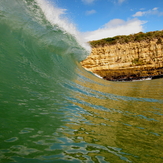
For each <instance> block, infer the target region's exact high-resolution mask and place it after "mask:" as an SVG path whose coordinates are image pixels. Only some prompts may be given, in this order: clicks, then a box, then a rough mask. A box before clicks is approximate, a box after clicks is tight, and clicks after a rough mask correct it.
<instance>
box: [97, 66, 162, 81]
mask: <svg viewBox="0 0 163 163" xmlns="http://www.w3.org/2000/svg"><path fill="white" fill-rule="evenodd" d="M95 73H96V74H97V75H99V76H101V77H102V78H103V79H105V80H109V81H133V80H134V81H135V80H152V79H159V78H163V67H159V68H143V69H140V68H132V69H117V70H102V71H96V72H95Z"/></svg>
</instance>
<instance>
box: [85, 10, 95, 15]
mask: <svg viewBox="0 0 163 163" xmlns="http://www.w3.org/2000/svg"><path fill="white" fill-rule="evenodd" d="M95 13H96V10H89V11H86V15H92V14H95Z"/></svg>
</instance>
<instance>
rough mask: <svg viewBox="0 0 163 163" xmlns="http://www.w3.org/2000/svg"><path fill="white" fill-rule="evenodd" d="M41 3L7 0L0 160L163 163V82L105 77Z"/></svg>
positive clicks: (0, 69) (0, 54)
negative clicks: (84, 63)
mask: <svg viewBox="0 0 163 163" xmlns="http://www.w3.org/2000/svg"><path fill="white" fill-rule="evenodd" d="M40 8H41V5H38V4H37V3H36V1H31V0H23V1H19V0H13V1H10V3H8V1H5V0H1V1H0V27H1V29H2V30H0V124H1V125H0V162H2V163H15V162H17V163H27V162H30V163H45V162H57V163H60V162H74V163H78V162H85V163H93V162H95V163H96V162H97V163H98V162H100V163H105V162H109V163H123V162H124V163H125V162H137V163H146V162H148V163H153V162H156V163H161V162H163V152H162V149H163V89H162V88H163V79H157V80H151V81H137V82H108V81H104V80H102V79H99V78H97V77H96V76H95V75H93V74H92V73H90V72H87V71H86V70H84V69H83V68H82V67H81V66H80V64H79V62H80V60H81V59H82V58H84V57H85V55H86V54H88V53H87V50H85V49H84V48H83V47H82V46H81V45H80V44H79V43H78V42H77V41H76V39H75V37H74V36H72V35H70V34H69V33H65V31H63V29H62V28H60V27H59V26H57V25H54V24H51V23H49V21H48V20H47V18H46V17H45V13H44V14H43V13H42V12H40V11H41V9H40ZM35 13H37V14H36V15H35ZM39 13H40V14H39Z"/></svg>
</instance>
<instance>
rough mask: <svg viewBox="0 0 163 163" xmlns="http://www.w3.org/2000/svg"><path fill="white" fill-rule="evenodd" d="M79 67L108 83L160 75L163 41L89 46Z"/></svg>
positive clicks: (162, 63)
mask: <svg viewBox="0 0 163 163" xmlns="http://www.w3.org/2000/svg"><path fill="white" fill-rule="evenodd" d="M81 64H82V66H83V67H84V68H85V69H87V70H88V71H91V72H93V73H96V74H98V75H100V76H102V77H104V78H106V79H108V80H110V79H111V80H112V79H116V78H117V79H118V78H126V77H131V76H135V77H142V76H156V75H162V74H163V39H161V40H160V38H159V39H157V38H156V39H153V40H150V41H140V42H129V43H124V44H120V43H117V44H114V45H105V46H98V47H93V48H92V52H91V54H90V56H88V57H87V58H86V59H85V60H84V61H82V62H81Z"/></svg>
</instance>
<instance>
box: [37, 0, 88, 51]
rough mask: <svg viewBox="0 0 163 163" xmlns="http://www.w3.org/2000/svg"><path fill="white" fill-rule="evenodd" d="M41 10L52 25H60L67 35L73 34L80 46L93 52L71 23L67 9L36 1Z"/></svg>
mask: <svg viewBox="0 0 163 163" xmlns="http://www.w3.org/2000/svg"><path fill="white" fill-rule="evenodd" d="M35 1H36V2H37V4H38V5H39V7H40V8H41V10H42V11H43V13H44V15H45V17H46V19H47V20H48V21H49V22H50V23H51V24H52V25H56V24H57V25H58V26H59V27H60V28H61V29H63V30H64V31H66V32H67V33H70V34H72V35H73V36H74V37H75V38H76V40H77V41H78V42H79V44H80V45H81V46H82V47H84V48H85V49H86V50H87V51H88V52H90V51H91V48H90V46H89V45H88V44H87V43H86V42H85V41H84V38H83V37H82V36H81V33H80V32H79V31H78V30H77V29H76V27H75V25H74V24H73V23H72V22H70V21H69V20H68V19H67V17H66V16H63V15H65V14H66V9H61V8H58V7H57V6H56V5H55V4H54V3H53V4H52V3H51V2H50V1H48V0H35Z"/></svg>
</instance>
